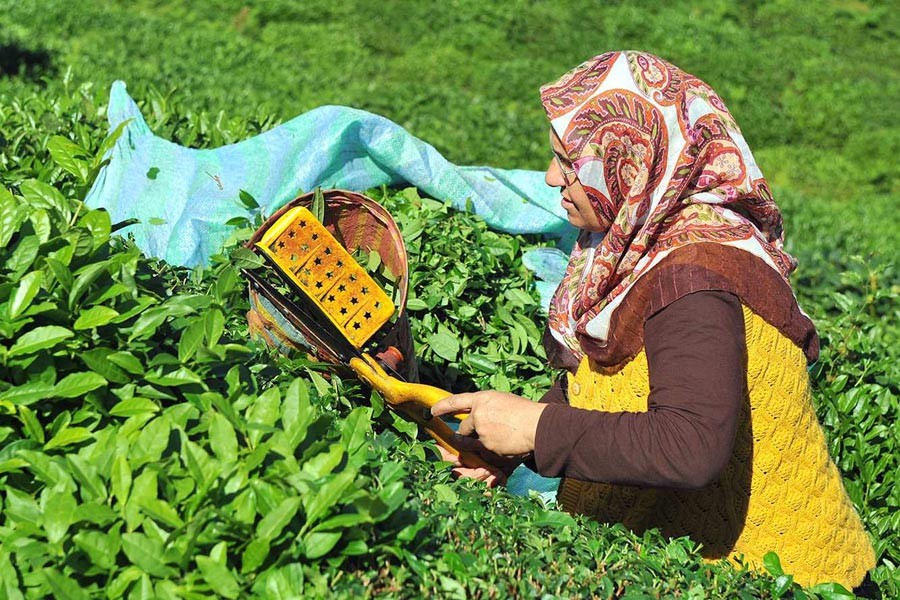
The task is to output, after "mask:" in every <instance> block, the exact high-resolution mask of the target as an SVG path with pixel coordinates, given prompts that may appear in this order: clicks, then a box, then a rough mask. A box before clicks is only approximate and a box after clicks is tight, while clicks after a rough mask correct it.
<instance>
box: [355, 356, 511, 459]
mask: <svg viewBox="0 0 900 600" xmlns="http://www.w3.org/2000/svg"><path fill="white" fill-rule="evenodd" d="M350 367H351V368H352V369H353V370H354V371H355V372H356V374H357V375H358V376H359V378H360V379H362V380H363V381H364V382H366V383H367V384H369V385H370V386H372V387H373V388H374V389H376V390H378V392H379V393H380V394H381V395H382V396H384V399H385V401H387V403H388V404H389V405H390V406H391V408H393V409H394V410H397V411H399V412H401V413H403V414H404V415H406V416H407V417H408V418H409V419H410V420H411V421H415V422H416V423H417V424H418V425H420V426H421V427H422V428H423V429H424V430H425V431H426V433H428V435H430V436H431V437H432V438H433V439H434V441H435V442H437V443H438V444H439V445H440V446H441V447H443V448H444V449H446V450H448V451H450V452H452V453H453V454H456V455H457V456H459V458H460V462H461V463H463V464H464V465H466V466H467V467H486V468H493V467H492V466H491V465H490V464H488V463H487V462H485V461H484V459H483V458H481V457H480V456H478V455H477V454H475V453H473V452H468V451H465V450H460V449H459V448H457V447H456V446H454V445H453V435H454V432H453V430H452V429H450V427H449V426H448V425H447V424H446V423H444V421H443V420H441V419H440V418H438V417H432V416H431V411H430V410H429V409H430V408H431V407H432V406H434V405H435V404H437V403H438V402H439V401H441V400H443V399H444V398H446V397H447V396H450V395H451V394H450V392H448V391H446V390H442V389H440V388H436V387H434V386H431V385H425V384H422V383H409V382H407V381H400V380H399V379H396V378H394V377H391V376H390V375H388V374H387V373H386V372H385V371H384V369H382V368H381V365H379V364H378V363H377V362H376V361H375V359H373V358H372V357H371V356H369V355H367V354H363V355H362V358H351V359H350ZM454 416H455V417H456V418H458V419H460V420H462V419H465V418H466V417H467V416H468V414H467V413H458V414H456V415H454Z"/></svg>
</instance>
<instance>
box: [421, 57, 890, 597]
mask: <svg viewBox="0 0 900 600" xmlns="http://www.w3.org/2000/svg"><path fill="white" fill-rule="evenodd" d="M541 97H542V101H543V105H544V109H545V111H546V112H547V115H548V117H549V119H550V125H551V130H550V143H551V146H552V148H553V153H554V157H553V160H552V161H551V163H550V167H549V168H548V170H547V175H546V181H547V183H548V184H549V185H551V186H555V187H559V188H561V190H562V205H563V208H565V210H566V212H567V213H568V217H569V220H570V221H571V222H572V224H573V225H575V226H576V227H579V228H580V229H581V230H582V232H581V235H580V237H579V238H578V242H577V244H576V246H575V249H574V250H573V252H572V255H571V258H570V262H569V265H568V268H567V270H566V274H565V277H564V279H563V281H562V283H561V284H560V286H559V288H558V289H557V291H556V293H555V295H554V298H553V301H552V303H551V307H550V315H549V323H548V328H547V333H546V335H545V339H544V343H545V347H546V348H547V352H548V356H549V357H550V361H551V365H552V366H555V367H564V368H566V369H567V370H568V373H566V375H565V376H564V377H562V378H561V379H560V381H559V382H558V383H557V385H556V386H554V388H553V389H552V390H551V391H550V392H549V393H548V394H547V395H546V396H545V397H544V398H543V399H542V401H541V402H540V403H532V402H530V401H528V400H525V399H523V398H520V397H517V396H514V395H512V394H507V393H500V392H494V391H484V392H478V393H474V394H460V395H456V396H451V397H449V398H447V399H445V400H444V401H442V402H441V403H439V404H438V405H436V406H435V407H434V409H433V411H432V412H433V413H434V414H438V415H440V414H447V413H454V412H459V411H468V412H469V418H468V419H466V420H465V421H463V422H462V424H461V426H460V429H459V433H460V436H459V437H460V444H461V446H462V447H465V448H467V449H473V450H478V451H482V450H486V451H489V452H493V453H496V454H499V455H502V456H505V457H516V456H526V455H530V456H533V460H534V463H535V464H536V466H537V469H538V471H539V472H540V473H541V474H542V475H545V476H551V477H556V476H562V477H563V478H564V479H563V482H562V484H561V486H560V490H559V496H558V498H559V501H560V503H561V504H562V506H563V507H564V508H565V509H566V510H569V511H574V512H580V513H584V514H588V515H592V516H594V517H596V518H598V519H600V520H603V521H607V522H621V523H624V524H625V525H627V526H628V527H630V528H632V529H635V530H638V531H640V530H644V529H648V528H651V527H658V528H660V530H661V531H662V532H663V533H664V534H666V535H669V536H673V537H674V536H682V535H688V536H690V537H692V538H693V539H694V540H696V541H698V542H701V543H702V548H703V550H702V552H703V554H704V556H705V557H706V558H709V559H719V558H723V557H725V558H728V559H729V560H731V561H733V562H735V561H737V560H739V559H741V558H742V559H743V561H744V562H745V563H747V564H749V565H751V566H753V567H759V566H760V565H761V564H762V558H763V556H764V555H765V554H766V553H767V552H769V551H771V550H774V551H776V552H777V553H778V555H779V556H780V558H781V561H782V565H783V566H784V568H785V571H786V572H789V573H792V574H793V575H794V578H795V580H796V581H797V582H799V583H800V584H803V585H812V584H815V583H818V582H824V581H837V582H839V583H841V584H842V585H844V586H845V587H848V588H853V587H855V586H858V585H860V583H861V582H862V581H863V579H864V578H865V577H866V573H867V571H869V569H871V568H872V567H873V566H874V563H875V557H874V551H873V549H872V546H871V544H870V542H869V539H868V537H867V535H866V533H865V531H864V530H863V527H862V524H861V522H860V519H859V517H858V515H857V514H856V512H855V510H854V508H853V506H852V504H851V502H850V500H849V498H848V497H847V494H846V492H845V491H844V488H843V486H842V483H841V479H840V475H839V473H838V471H837V469H836V467H835V465H834V464H833V463H832V461H831V460H830V459H829V457H828V452H827V446H826V443H825V439H824V436H823V434H822V430H821V427H820V426H819V424H818V422H817V420H816V416H815V413H814V411H813V407H812V404H811V398H810V392H809V382H808V376H807V371H806V364H807V361H813V360H815V359H816V357H817V355H818V338H817V336H816V332H815V328H814V327H813V324H812V323H811V321H810V320H809V319H808V318H807V317H806V315H804V314H803V312H802V311H801V310H800V309H799V307H798V305H797V302H796V299H795V297H794V295H793V293H792V291H791V288H790V284H789V283H788V276H789V274H790V273H791V272H792V271H793V270H794V268H795V267H796V261H795V260H794V259H793V258H792V257H791V256H790V255H788V254H787V253H786V252H785V251H784V249H783V232H782V218H781V213H780V212H779V210H778V207H777V206H776V204H775V202H774V201H773V199H772V196H771V194H770V192H769V188H768V185H767V184H766V181H765V179H764V178H763V176H762V173H761V172H760V171H759V168H758V167H757V166H756V163H755V161H754V159H753V156H752V155H751V153H750V150H749V148H748V147H747V145H746V142H745V141H744V138H743V136H742V135H741V132H740V130H739V129H738V127H737V125H736V123H735V122H734V120H733V118H732V117H731V114H730V113H729V112H728V109H727V108H726V107H725V105H724V104H723V102H722V100H721V99H720V98H719V97H718V96H717V95H716V93H715V92H714V91H713V90H712V89H711V88H710V87H709V86H708V85H706V84H705V83H703V82H702V81H700V80H699V79H697V78H696V77H693V76H692V75H689V74H687V73H685V72H683V71H681V70H679V69H678V68H676V67H674V66H673V65H671V64H669V63H667V62H665V61H663V60H661V59H659V58H657V57H655V56H652V55H649V54H643V53H637V52H611V53H607V54H603V55H601V56H598V57H596V58H593V59H591V60H589V61H587V62H585V63H583V64H582V65H580V66H578V67H577V68H575V69H573V70H572V71H570V72H569V73H567V74H566V75H565V76H563V77H562V79H560V80H559V81H558V82H556V83H553V84H550V85H547V86H545V87H543V88H542V90H541ZM457 470H458V471H460V472H461V473H462V474H464V475H468V476H474V477H479V478H486V477H488V476H490V477H494V476H496V474H489V473H487V472H486V471H484V470H478V469H466V468H465V467H463V466H461V465H458V469H457Z"/></svg>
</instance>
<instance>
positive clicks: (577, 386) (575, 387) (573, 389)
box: [572, 383, 581, 396]
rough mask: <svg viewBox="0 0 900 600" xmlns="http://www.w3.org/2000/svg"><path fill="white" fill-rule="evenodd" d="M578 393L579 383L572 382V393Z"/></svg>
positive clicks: (579, 391) (574, 394)
mask: <svg viewBox="0 0 900 600" xmlns="http://www.w3.org/2000/svg"><path fill="white" fill-rule="evenodd" d="M580 393H581V385H579V384H578V383H573V384H572V395H573V396H577V395H578V394H580Z"/></svg>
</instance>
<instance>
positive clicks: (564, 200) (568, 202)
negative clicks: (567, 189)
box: [561, 196, 575, 210]
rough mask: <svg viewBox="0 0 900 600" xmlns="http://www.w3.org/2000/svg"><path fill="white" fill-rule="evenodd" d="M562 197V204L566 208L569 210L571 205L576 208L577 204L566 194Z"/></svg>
mask: <svg viewBox="0 0 900 600" xmlns="http://www.w3.org/2000/svg"><path fill="white" fill-rule="evenodd" d="M561 198H562V202H561V204H562V207H563V208H564V209H566V210H569V208H570V207H571V208H575V204H574V203H573V202H572V201H571V200H569V199H568V198H566V197H565V196H561Z"/></svg>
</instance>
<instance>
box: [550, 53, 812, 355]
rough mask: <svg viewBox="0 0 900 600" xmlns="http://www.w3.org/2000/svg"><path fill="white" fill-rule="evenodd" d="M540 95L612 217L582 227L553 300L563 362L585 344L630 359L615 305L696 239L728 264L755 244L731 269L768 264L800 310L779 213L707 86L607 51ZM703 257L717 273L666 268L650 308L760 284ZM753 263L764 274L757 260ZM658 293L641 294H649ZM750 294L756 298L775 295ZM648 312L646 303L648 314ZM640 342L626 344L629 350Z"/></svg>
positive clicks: (582, 175)
mask: <svg viewBox="0 0 900 600" xmlns="http://www.w3.org/2000/svg"><path fill="white" fill-rule="evenodd" d="M541 99H542V102H543V106H544V109H545V110H546V112H547V115H548V117H549V119H550V123H551V127H552V128H553V130H554V131H555V132H556V134H557V135H558V136H559V139H560V140H561V141H562V145H563V148H564V149H565V153H566V155H567V158H568V159H569V161H571V163H572V165H573V166H574V168H575V171H576V174H577V177H578V180H579V181H580V182H581V184H582V186H583V187H584V190H585V192H586V193H587V196H588V198H589V200H590V202H591V205H592V207H593V209H594V210H595V211H596V213H597V216H598V220H599V222H600V223H610V224H611V225H610V226H609V229H608V230H607V231H605V232H600V233H592V232H588V231H583V232H582V233H581V235H580V237H579V238H578V241H577V243H576V245H575V248H574V250H573V251H572V255H571V258H570V262H569V265H568V267H567V269H566V274H565V277H564V278H563V280H562V283H561V284H560V286H559V288H558V289H557V291H556V293H555V295H554V297H553V301H552V302H551V306H550V319H549V333H550V335H551V336H552V338H553V339H554V340H555V342H556V343H558V344H559V345H560V347H561V349H562V351H563V353H568V354H570V357H569V358H570V360H568V361H557V362H561V363H567V364H568V365H569V366H571V365H572V361H571V359H574V360H575V361H578V360H580V358H581V357H583V356H584V355H585V354H587V355H589V356H591V357H592V358H595V359H597V360H603V359H604V358H605V359H606V360H605V362H607V363H612V362H614V361H613V358H615V359H621V358H626V357H623V356H622V355H621V353H618V354H617V353H615V352H613V353H612V356H613V358H610V356H611V355H610V349H609V345H610V342H611V341H614V340H615V338H616V337H617V336H616V335H615V333H616V332H615V331H614V330H615V329H616V323H617V322H618V321H622V319H619V320H618V321H617V320H616V318H615V315H616V311H617V310H618V309H619V308H620V307H622V305H623V302H625V301H626V299H628V298H629V296H630V294H631V292H632V291H633V290H634V289H635V286H636V284H637V282H639V281H640V280H641V278H642V277H643V276H644V275H646V274H648V272H653V271H656V269H654V267H656V266H657V265H660V264H661V263H663V261H664V260H665V259H666V258H667V257H670V255H673V253H675V251H676V250H680V249H685V248H687V247H688V246H692V245H696V244H704V246H703V248H706V249H709V248H710V246H709V244H714V245H715V246H714V247H713V248H712V250H713V252H712V254H713V255H716V256H717V258H716V259H715V260H713V261H712V262H713V263H716V264H727V263H729V262H733V257H734V256H735V254H734V252H733V250H735V249H739V250H740V251H742V252H743V253H749V255H750V256H746V257H745V258H750V259H751V260H750V262H749V263H748V262H747V261H746V260H744V259H743V258H741V259H740V262H741V263H742V265H743V267H741V265H735V267H738V268H746V265H747V264H758V265H759V266H764V269H763V270H764V271H766V272H767V273H766V274H764V275H763V276H762V279H764V280H766V281H767V282H768V283H767V285H769V287H770V288H780V289H779V290H778V291H776V292H772V293H775V294H776V295H780V296H782V298H781V299H780V300H779V305H780V306H781V307H782V309H783V308H784V307H785V306H788V305H793V307H794V308H793V309H790V310H791V311H792V317H791V318H793V317H794V316H796V315H795V314H793V313H796V312H799V309H796V300H795V299H794V297H793V294H792V292H790V286H789V284H788V283H787V282H788V276H789V275H790V273H791V272H792V271H793V270H794V269H795V268H796V261H795V260H794V258H793V257H791V256H790V255H789V254H787V253H786V252H785V251H784V249H783V239H784V238H783V229H782V217H781V213H780V211H779V210H778V206H777V205H776V204H775V202H774V200H773V198H772V195H771V193H770V191H769V187H768V185H767V184H766V180H765V179H764V178H763V175H762V173H761V172H760V170H759V168H758V167H757V165H756V162H755V160H754V159H753V155H752V154H751V153H750V149H749V148H748V147H747V143H746V142H745V140H744V137H743V135H742V134H741V131H740V129H739V128H738V126H737V124H736V123H735V121H734V119H733V118H732V116H731V114H730V113H729V112H728V109H727V108H726V107H725V104H724V103H723V102H722V99H721V98H719V96H718V95H717V94H716V93H715V92H714V91H713V89H712V88H711V87H710V86H708V85H707V84H706V83H704V82H703V81H701V80H699V79H697V78H696V77H694V76H692V75H689V74H687V73H685V72H684V71H682V70H680V69H678V68H677V67H675V66H673V65H671V64H669V63H668V62H666V61H664V60H662V59H660V58H658V57H656V56H653V55H650V54H645V53H640V52H609V53H606V54H602V55H600V56H597V57H595V58H592V59H591V60H588V61H586V62H585V63H583V64H581V65H579V66H578V67H576V68H575V69H573V70H572V71H570V72H568V73H566V74H565V75H564V76H563V77H562V78H561V79H560V80H559V81H557V82H556V83H552V84H548V85H546V86H544V87H543V88H541ZM723 247H729V248H728V249H727V250H726V249H725V248H723ZM699 249H701V247H699V246H694V247H692V250H693V256H701V255H702V253H700V254H698V250H699ZM723 253H724V254H723ZM706 254H709V253H708V252H706ZM754 258H755V259H756V260H752V259H754ZM692 260H693V259H692ZM703 260H706V261H707V262H709V260H707V259H703ZM681 262H682V263H683V262H684V258H682V259H681ZM707 267H708V265H707ZM707 267H704V269H705V270H704V271H703V272H704V273H709V272H711V271H716V273H715V274H713V275H709V276H704V277H700V279H705V281H703V282H699V283H698V282H694V281H692V282H691V285H692V287H693V289H686V288H685V289H681V290H679V289H678V288H679V278H680V277H681V278H684V277H687V278H691V279H692V280H693V278H694V277H695V276H697V270H696V269H694V270H691V269H685V268H680V269H675V270H674V271H673V270H671V269H670V272H671V273H670V275H669V276H668V279H667V280H666V281H665V282H663V283H664V285H665V286H668V287H669V288H672V289H673V290H674V291H672V292H671V293H668V295H667V298H668V300H659V299H657V301H656V306H655V310H659V308H661V307H662V306H660V302H662V303H665V302H671V301H673V300H674V299H677V297H680V296H681V295H684V293H682V292H684V291H685V290H686V291H687V293H690V291H696V290H697V289H725V290H727V291H733V292H735V293H737V294H739V295H742V296H744V295H746V294H745V293H742V290H749V289H751V288H752V286H753V281H749V280H748V279H747V275H748V274H747V273H743V274H731V275H729V274H728V273H727V271H728V269H727V268H724V269H723V268H716V267H709V268H707ZM750 270H751V271H754V273H755V277H756V278H757V279H758V278H759V277H760V276H759V269H758V268H756V266H754V267H753V268H751V269H750ZM773 275H774V276H775V279H774V282H773V279H772V276H773ZM757 283H758V284H760V285H761V284H762V282H757ZM656 285H658V283H657V284H656ZM645 287H646V286H645ZM681 287H682V288H684V285H682V286H681ZM785 288H786V289H787V295H788V296H789V299H786V298H784V297H783V296H784V290H785ZM754 294H755V293H753V294H751V295H754ZM651 295H652V293H651V292H647V291H646V290H645V291H644V292H642V297H643V298H644V299H646V298H649V297H650V296H651ZM663 295H666V294H663ZM755 295H756V296H757V297H756V298H755V301H756V303H757V304H760V303H762V304H766V303H767V302H768V303H769V304H771V302H769V301H768V300H766V299H765V298H762V297H760V296H759V295H758V294H755ZM742 300H745V303H747V302H746V301H747V299H746V298H743V297H742ZM750 300H754V299H750ZM752 303H753V302H751V304H752ZM762 308H763V309H764V308H765V307H762ZM770 308H771V307H770ZM632 312H634V310H632ZM770 312H771V311H770ZM801 314H802V313H801ZM647 316H649V314H648V310H643V312H642V313H641V317H642V318H646V317H647ZM804 318H805V317H804ZM632 321H634V319H632ZM807 322H808V319H807ZM623 323H624V321H623ZM639 326H640V327H637V326H635V324H634V323H631V324H630V326H629V331H630V332H631V334H634V335H637V336H638V337H641V336H642V335H643V333H642V329H643V321H642V320H641V321H640V323H639ZM811 327H812V325H811V323H808V327H807V323H804V330H805V331H804V332H803V333H797V332H794V333H796V334H797V335H795V336H794V337H795V338H803V339H798V340H797V341H798V343H802V344H804V345H809V344H810V342H811V341H814V342H815V345H816V348H817V340H812V339H811V338H810V332H809V331H808V330H809V329H810V328H811ZM786 328H787V329H789V327H786ZM638 329H640V331H637V330H638ZM795 329H796V326H795ZM631 334H628V335H631ZM634 335H631V337H634ZM811 335H812V337H813V338H814V337H815V333H814V329H813V330H812V334H811ZM803 336H805V338H804V337H803ZM620 337H627V335H626V334H624V333H623V334H620ZM550 343H551V344H552V342H550ZM634 349H635V344H634V343H632V344H630V354H632V355H633V354H634ZM816 351H817V350H816ZM809 353H810V354H812V353H813V352H812V351H810V352H809Z"/></svg>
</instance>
